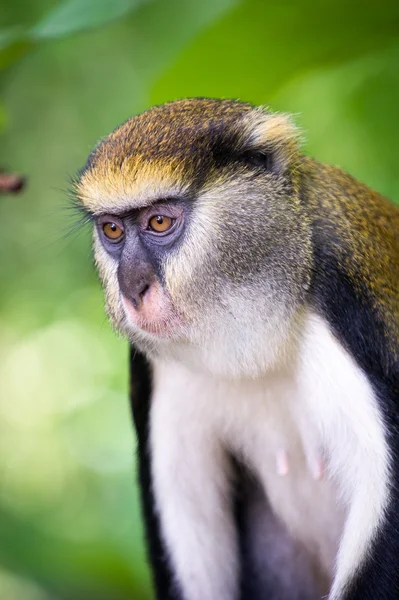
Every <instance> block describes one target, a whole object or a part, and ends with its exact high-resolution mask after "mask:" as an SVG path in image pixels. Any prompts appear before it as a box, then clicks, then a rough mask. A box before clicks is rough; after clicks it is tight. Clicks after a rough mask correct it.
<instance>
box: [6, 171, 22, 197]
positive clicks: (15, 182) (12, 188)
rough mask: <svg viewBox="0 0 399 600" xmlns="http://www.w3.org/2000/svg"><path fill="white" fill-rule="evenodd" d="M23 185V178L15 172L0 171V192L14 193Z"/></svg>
mask: <svg viewBox="0 0 399 600" xmlns="http://www.w3.org/2000/svg"><path fill="white" fill-rule="evenodd" d="M24 185H25V179H24V177H22V176H21V175H18V174H17V173H0V194H15V193H17V192H20V191H21V190H22V189H23V187H24Z"/></svg>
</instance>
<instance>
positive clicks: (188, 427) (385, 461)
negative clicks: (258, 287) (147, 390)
mask: <svg viewBox="0 0 399 600" xmlns="http://www.w3.org/2000/svg"><path fill="white" fill-rule="evenodd" d="M154 386H155V387H154V397H153V405H152V411H151V450H152V458H153V461H152V464H153V485H154V492H155V497H156V502H157V509H158V511H159V514H160V521H161V530H162V535H163V537H164V540H165V543H166V546H167V548H168V550H169V553H170V560H171V563H172V565H173V567H174V570H175V572H176V575H177V584H178V585H180V586H181V588H182V590H183V593H184V597H185V599H187V600H214V599H216V598H218V599H220V600H234V599H235V598H237V596H238V572H239V565H238V550H237V537H236V531H235V526H234V521H233V517H232V513H231V507H230V503H229V497H230V496H229V491H230V490H229V488H230V478H229V472H228V469H229V463H228V460H227V455H226V451H230V452H231V451H232V452H234V453H235V454H236V455H237V456H239V457H240V458H241V459H242V460H244V461H245V462H246V463H247V464H248V466H249V467H250V469H251V470H252V471H253V472H254V473H255V474H256V475H257V477H258V479H259V481H260V482H261V483H262V486H263V488H264V490H265V493H266V494H267V497H268V499H269V502H270V504H271V507H272V509H273V511H274V512H275V514H277V515H278V516H279V517H280V519H281V520H282V521H283V523H284V524H285V525H286V527H287V529H288V530H289V531H290V532H291V533H292V536H293V537H294V538H295V539H297V540H299V541H300V542H301V543H302V544H304V545H305V547H306V548H307V549H308V550H309V552H310V553H311V554H312V555H314V556H316V557H317V559H318V560H319V562H320V568H321V569H322V570H324V572H325V573H327V574H329V575H330V577H331V580H332V587H331V592H330V596H329V597H330V598H331V600H335V599H337V598H339V596H340V590H342V588H343V586H344V585H345V584H346V583H347V582H348V580H349V579H350V577H351V575H352V574H353V572H354V571H355V570H356V568H357V567H358V566H359V565H360V564H361V562H362V560H363V558H364V556H365V553H366V552H367V548H368V545H369V544H370V542H371V541H372V538H373V536H374V534H375V532H376V529H377V527H378V525H379V523H380V522H381V519H382V518H383V512H384V508H385V506H386V503H387V501H388V497H389V477H388V473H389V456H388V451H387V446H386V442H385V435H384V428H383V424H382V420H381V415H380V412H379V409H378V404H377V402H376V400H375V398H374V394H373V391H372V389H371V387H370V385H369V383H368V380H367V378H366V377H365V376H364V374H363V373H362V372H361V370H360V369H359V368H358V367H357V366H356V364H355V362H354V361H353V359H352V358H351V357H350V356H349V355H348V354H347V353H346V352H345V351H344V350H343V348H342V347H341V346H340V345H339V343H338V342H337V341H336V339H335V338H334V337H333V335H332V334H331V332H330V331H329V328H328V326H327V325H326V324H325V323H324V322H323V321H322V320H321V319H320V318H318V317H316V316H314V315H310V316H309V317H308V319H307V323H306V328H305V331H304V332H303V338H302V340H301V342H300V344H299V348H298V353H297V356H296V359H295V363H294V365H292V366H291V367H290V369H289V370H285V371H284V370H281V371H280V372H278V373H277V372H276V373H273V374H267V375H265V376H264V377H263V378H260V379H257V380H246V381H228V380H222V379H216V378H213V377H211V376H205V375H204V374H199V373H194V372H192V371H190V370H188V369H187V368H186V367H185V366H184V365H181V364H177V363H170V362H168V363H166V362H165V363H164V362H161V361H160V362H157V363H156V364H155V365H154ZM323 470H324V473H323Z"/></svg>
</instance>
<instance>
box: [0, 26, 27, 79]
mask: <svg viewBox="0 0 399 600" xmlns="http://www.w3.org/2000/svg"><path fill="white" fill-rule="evenodd" d="M32 46H33V43H32V41H31V40H30V39H29V37H28V36H27V35H26V31H25V30H24V29H23V28H22V27H12V28H10V29H3V30H0V70H2V69H5V68H6V67H8V66H10V65H11V64H12V63H14V62H16V61H17V60H19V59H20V58H22V56H24V55H25V54H26V53H27V52H28V50H30V48H31V47H32Z"/></svg>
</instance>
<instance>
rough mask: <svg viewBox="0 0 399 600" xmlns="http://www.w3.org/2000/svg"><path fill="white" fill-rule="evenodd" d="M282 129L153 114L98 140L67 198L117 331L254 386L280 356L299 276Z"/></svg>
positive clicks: (218, 109)
mask: <svg viewBox="0 0 399 600" xmlns="http://www.w3.org/2000/svg"><path fill="white" fill-rule="evenodd" d="M300 171H301V159H300V155H299V152H298V148H297V132H296V129H295V127H294V126H293V125H292V123H291V121H290V119H289V118H288V117H287V116H285V115H281V114H272V113H270V112H267V111H265V110H263V109H261V108H255V107H253V106H251V105H249V104H244V103H241V102H236V101H227V100H207V99H191V100H181V101H176V102H172V103H169V104H165V105H163V106H157V107H154V108H152V109H151V110H149V111H147V112H145V113H143V114H141V115H138V116H136V117H134V118H132V119H130V120H129V121H127V122H126V123H124V124H123V125H121V126H120V127H119V128H118V129H116V130H115V131H114V132H113V133H111V134H110V135H109V136H108V137H107V138H105V139H104V140H103V141H102V142H101V143H100V144H99V145H98V146H97V148H96V149H95V150H94V151H93V153H92V154H91V155H90V157H89V160H88V162H87V165H86V167H85V168H84V170H83V172H82V173H81V175H80V177H79V180H78V182H77V184H76V193H77V196H78V198H79V200H80V201H81V202H82V204H83V206H84V208H85V209H86V210H87V211H88V213H89V214H90V215H92V218H93V222H94V249H95V259H96V264H97V267H98V270H99V273H100V277H101V280H102V282H103V285H104V288H105V293H106V301H107V311H108V314H109V316H110V318H111V321H112V323H113V324H114V326H115V327H116V328H117V329H118V330H119V331H121V332H122V333H124V334H125V335H127V337H128V338H129V339H131V340H132V341H133V342H134V344H135V345H136V346H138V347H139V348H140V349H142V350H144V351H145V352H147V353H151V354H154V355H157V356H160V357H162V356H169V357H172V358H175V359H178V360H183V361H189V362H195V364H196V365H197V366H199V367H203V368H205V369H208V370H210V371H212V372H214V373H222V374H226V375H230V376H232V375H233V376H234V375H235V374H240V375H243V374H246V375H248V376H254V375H256V374H257V373H258V372H259V371H264V369H265V367H267V366H268V365H272V364H273V363H275V361H276V360H277V358H278V357H281V356H282V354H283V353H284V352H285V351H286V349H287V346H289V344H290V340H291V339H292V334H293V332H294V330H295V327H294V325H295V322H296V319H297V318H298V315H299V314H300V312H301V306H302V304H303V298H304V295H305V290H306V287H307V285H308V279H309V273H310V260H311V251H310V228H309V224H308V220H307V218H306V214H305V211H304V207H303V206H302V203H301V198H300V177H301V175H300Z"/></svg>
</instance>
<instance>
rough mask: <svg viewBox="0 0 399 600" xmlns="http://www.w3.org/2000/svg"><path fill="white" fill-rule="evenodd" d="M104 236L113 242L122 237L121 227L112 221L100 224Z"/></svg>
mask: <svg viewBox="0 0 399 600" xmlns="http://www.w3.org/2000/svg"><path fill="white" fill-rule="evenodd" d="M102 228H103V232H104V235H105V237H107V238H108V239H109V240H112V241H113V242H116V241H119V240H121V239H122V237H123V229H122V227H119V225H117V224H116V223H114V222H113V221H109V222H108V223H104V225H103V226H102Z"/></svg>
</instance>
